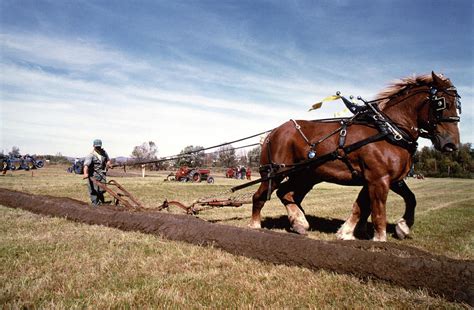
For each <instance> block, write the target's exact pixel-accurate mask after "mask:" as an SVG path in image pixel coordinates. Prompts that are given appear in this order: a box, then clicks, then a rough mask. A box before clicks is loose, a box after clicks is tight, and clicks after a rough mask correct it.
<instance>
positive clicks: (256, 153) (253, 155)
mask: <svg viewBox="0 0 474 310" xmlns="http://www.w3.org/2000/svg"><path fill="white" fill-rule="evenodd" d="M261 153H262V147H261V146H260V145H259V146H257V147H255V148H253V149H251V150H250V151H249V152H248V154H247V158H248V161H249V165H250V166H252V167H258V165H259V164H260V154H261Z"/></svg>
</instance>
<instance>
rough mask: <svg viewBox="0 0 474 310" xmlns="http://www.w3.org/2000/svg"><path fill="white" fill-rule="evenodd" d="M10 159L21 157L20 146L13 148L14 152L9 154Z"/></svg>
mask: <svg viewBox="0 0 474 310" xmlns="http://www.w3.org/2000/svg"><path fill="white" fill-rule="evenodd" d="M8 155H10V157H17V156H20V148H19V147H18V146H12V150H11V151H10V152H8Z"/></svg>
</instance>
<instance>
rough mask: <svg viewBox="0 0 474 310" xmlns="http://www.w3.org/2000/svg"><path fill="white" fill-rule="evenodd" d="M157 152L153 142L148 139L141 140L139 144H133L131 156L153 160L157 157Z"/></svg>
mask: <svg viewBox="0 0 474 310" xmlns="http://www.w3.org/2000/svg"><path fill="white" fill-rule="evenodd" d="M157 152H158V148H157V147H156V144H155V142H153V141H148V142H143V143H142V144H141V145H137V146H135V147H134V148H133V151H132V155H131V156H132V158H134V159H137V160H154V159H157V157H156V153H157Z"/></svg>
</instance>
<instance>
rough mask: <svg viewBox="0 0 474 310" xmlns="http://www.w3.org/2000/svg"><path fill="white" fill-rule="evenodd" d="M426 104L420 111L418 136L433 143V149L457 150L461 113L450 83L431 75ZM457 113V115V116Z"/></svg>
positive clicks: (455, 92) (454, 88)
mask: <svg viewBox="0 0 474 310" xmlns="http://www.w3.org/2000/svg"><path fill="white" fill-rule="evenodd" d="M431 76H432V79H433V81H432V82H431V83H430V85H429V86H430V89H429V95H428V98H427V103H426V104H424V105H423V108H422V109H421V110H420V113H421V114H422V116H421V117H420V118H419V128H420V135H421V136H422V137H424V138H428V139H430V140H431V141H432V142H433V145H434V146H435V148H436V149H437V150H439V151H443V152H452V151H454V150H457V149H458V146H459V143H460V138H459V128H458V124H457V123H458V122H459V120H460V118H459V114H460V113H461V101H460V98H461V96H459V95H458V93H457V91H456V87H454V85H453V84H452V83H451V81H450V80H449V79H447V78H444V77H439V76H438V75H436V74H435V73H434V72H432V73H431ZM458 111H459V114H458Z"/></svg>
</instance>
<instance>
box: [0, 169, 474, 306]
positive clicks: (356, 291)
mask: <svg viewBox="0 0 474 310" xmlns="http://www.w3.org/2000/svg"><path fill="white" fill-rule="evenodd" d="M164 176H165V174H164V173H154V174H151V175H150V176H149V177H146V178H139V177H120V178H118V177H117V178H115V179H116V180H117V181H119V182H120V183H121V184H123V185H124V186H125V187H126V188H127V189H128V190H129V191H131V192H132V193H133V194H135V195H136V196H137V197H138V198H139V199H140V200H141V201H142V202H143V203H144V204H145V205H146V206H147V207H156V206H158V205H160V204H161V203H162V202H163V200H164V199H165V198H167V199H169V200H173V199H174V200H179V201H182V202H185V203H190V202H192V201H193V200H194V199H196V198H199V197H207V196H211V195H213V194H215V193H220V192H224V191H226V190H228V189H229V188H230V187H231V186H234V185H237V184H241V183H242V182H244V181H239V180H230V179H224V178H220V177H216V183H215V184H213V185H208V184H204V183H201V184H185V183H171V182H164V181H163V179H164ZM407 182H408V185H409V186H410V188H411V189H412V190H413V192H414V193H415V194H416V196H417V200H418V206H417V214H416V223H415V226H414V230H413V238H412V239H409V240H403V241H400V240H397V239H394V238H393V237H391V236H389V242H397V243H398V242H400V243H403V244H405V245H411V246H414V247H417V248H420V249H424V250H427V251H430V252H432V253H436V254H440V255H445V256H449V257H453V258H457V259H469V260H472V259H474V208H473V206H474V194H473V189H474V181H473V180H459V179H426V180H411V179H410V180H408V181H407ZM0 187H3V188H9V189H15V190H20V191H25V192H30V193H34V194H46V195H53V196H64V197H71V198H75V199H78V200H83V201H88V195H87V189H86V184H85V181H83V180H82V179H81V177H80V176H77V175H72V174H67V173H66V172H65V167H55V166H50V167H46V168H44V169H41V170H37V171H34V173H33V174H32V173H31V172H24V171H17V172H13V173H8V174H7V175H6V176H2V177H0ZM359 190H360V188H358V187H341V186H336V185H332V184H326V183H324V184H320V185H318V186H316V187H315V188H314V189H313V190H312V191H311V192H310V193H309V194H308V196H307V198H306V199H305V201H304V202H303V205H304V207H305V210H306V213H307V215H308V220H309V222H310V224H311V225H312V227H311V231H310V232H309V238H315V239H324V240H334V239H335V234H334V232H335V230H337V228H338V226H339V225H340V224H341V223H342V221H343V220H344V219H345V218H346V217H347V216H348V214H349V212H350V208H351V205H352V202H353V200H354V199H355V198H356V196H357V193H358V191H359ZM250 191H251V190H249V192H250ZM250 210H251V206H250V205H245V206H243V207H241V208H224V209H213V210H208V211H205V212H202V213H200V214H199V217H200V218H203V219H206V220H209V221H212V222H216V223H220V224H226V225H236V226H242V227H245V226H246V225H247V223H248V221H249V219H250ZM403 210H404V205H403V201H402V200H401V198H400V197H398V196H396V195H395V194H393V193H391V194H390V195H389V200H388V205H387V213H388V219H389V222H391V223H393V222H394V221H396V220H397V219H398V218H399V217H400V216H401V215H402V214H403ZM172 211H176V212H178V210H172ZM262 213H263V216H264V225H265V226H266V227H271V229H272V230H275V231H281V232H282V233H288V232H286V229H287V228H288V221H287V219H286V211H285V208H284V207H283V206H282V205H281V204H280V203H279V201H278V200H277V199H276V198H275V197H273V198H272V200H271V201H269V202H268V203H267V205H266V206H265V208H264V209H263V212H262ZM0 214H1V216H0V283H1V284H0V304H1V305H3V307H7V308H10V307H13V308H21V307H28V308H37V307H39V308H83V307H91V308H116V307H125V308H127V307H133V308H145V307H146V308H161V307H168V308H273V309H275V308H341V307H344V308H380V307H393V308H409V307H410V308H412V307H413V308H427V307H436V308H437V307H439V308H463V307H466V306H465V305H462V304H455V303H449V302H447V301H446V300H444V299H443V298H440V297H433V296H429V295H428V294H427V293H426V292H425V291H423V290H406V289H402V288H399V287H396V286H392V285H390V284H388V283H381V282H378V281H373V280H370V279H369V280H367V279H366V280H361V279H357V278H355V277H351V276H348V275H338V274H335V273H332V272H327V271H318V272H314V271H310V270H307V269H304V268H298V267H288V266H281V265H278V266H276V265H272V264H268V263H263V262H260V261H255V260H252V259H249V258H245V257H239V256H234V255H231V254H228V253H226V252H223V251H221V250H218V249H215V248H212V247H197V246H193V245H189V244H186V243H180V242H171V241H167V240H164V239H160V238H157V237H155V236H150V235H145V234H141V233H133V232H123V231H120V230H117V229H112V228H107V227H102V226H90V225H85V224H80V223H74V222H70V221H67V220H65V219H61V218H47V217H42V216H38V215H35V214H31V213H28V212H25V211H22V210H14V209H9V208H6V207H2V206H0Z"/></svg>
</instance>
